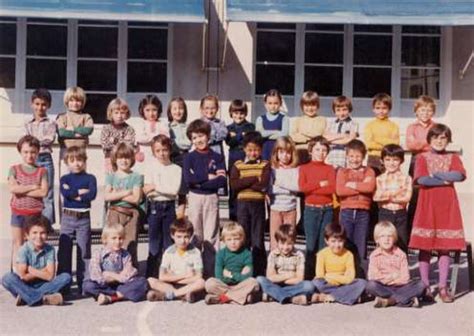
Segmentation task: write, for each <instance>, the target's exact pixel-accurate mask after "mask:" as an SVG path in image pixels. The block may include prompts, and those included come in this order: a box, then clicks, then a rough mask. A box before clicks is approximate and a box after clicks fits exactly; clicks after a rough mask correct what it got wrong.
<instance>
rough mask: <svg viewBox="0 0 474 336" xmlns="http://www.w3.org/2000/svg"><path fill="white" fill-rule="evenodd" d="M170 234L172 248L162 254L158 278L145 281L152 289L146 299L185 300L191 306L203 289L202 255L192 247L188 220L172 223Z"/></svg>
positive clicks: (191, 232)
mask: <svg viewBox="0 0 474 336" xmlns="http://www.w3.org/2000/svg"><path fill="white" fill-rule="evenodd" d="M170 232H171V237H172V238H173V240H174V245H172V246H170V247H168V248H167V249H166V251H165V253H164V255H163V262H162V264H161V267H160V276H159V278H158V279H155V278H148V283H149V285H150V288H151V289H150V290H149V291H148V293H147V299H148V301H161V300H174V299H184V300H185V301H186V302H188V303H194V302H196V300H197V298H198V295H199V294H200V293H202V291H203V290H204V279H203V278H202V269H203V265H202V259H201V252H200V251H199V249H197V248H196V247H194V246H193V245H191V237H192V236H193V232H194V230H193V225H192V224H191V223H190V222H189V221H186V220H184V219H178V220H175V221H174V222H173V224H171V227H170Z"/></svg>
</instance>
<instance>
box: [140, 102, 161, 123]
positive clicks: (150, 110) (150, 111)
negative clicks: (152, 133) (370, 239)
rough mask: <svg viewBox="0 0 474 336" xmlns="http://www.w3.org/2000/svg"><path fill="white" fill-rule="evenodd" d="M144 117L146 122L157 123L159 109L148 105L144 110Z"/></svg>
mask: <svg viewBox="0 0 474 336" xmlns="http://www.w3.org/2000/svg"><path fill="white" fill-rule="evenodd" d="M143 115H144V116H145V120H148V121H157V120H158V107H156V105H154V104H147V105H145V107H144V108H143Z"/></svg>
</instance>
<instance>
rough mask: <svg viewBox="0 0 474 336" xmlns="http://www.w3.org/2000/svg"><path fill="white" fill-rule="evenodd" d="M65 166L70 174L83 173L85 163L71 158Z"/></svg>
mask: <svg viewBox="0 0 474 336" xmlns="http://www.w3.org/2000/svg"><path fill="white" fill-rule="evenodd" d="M67 166H68V168H69V170H70V171H71V173H74V174H77V173H80V172H83V171H84V170H85V169H86V161H84V160H82V159H78V158H75V157H71V158H69V159H68V160H67Z"/></svg>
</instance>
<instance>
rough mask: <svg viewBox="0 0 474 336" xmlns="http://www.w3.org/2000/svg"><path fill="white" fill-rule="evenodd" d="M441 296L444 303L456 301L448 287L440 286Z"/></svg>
mask: <svg viewBox="0 0 474 336" xmlns="http://www.w3.org/2000/svg"><path fill="white" fill-rule="evenodd" d="M439 297H440V299H441V301H443V302H444V303H453V302H454V297H453V296H452V295H451V293H449V291H448V289H447V288H446V287H443V288H440V289H439Z"/></svg>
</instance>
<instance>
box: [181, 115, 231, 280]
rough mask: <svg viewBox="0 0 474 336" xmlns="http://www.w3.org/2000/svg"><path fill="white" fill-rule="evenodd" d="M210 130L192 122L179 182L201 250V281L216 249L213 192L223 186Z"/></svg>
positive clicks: (221, 161) (222, 169)
mask: <svg viewBox="0 0 474 336" xmlns="http://www.w3.org/2000/svg"><path fill="white" fill-rule="evenodd" d="M210 134H211V126H210V125H209V124H208V123H207V122H205V121H203V120H200V119H198V120H194V121H193V122H192V123H191V124H190V125H189V127H188V129H187V131H186V135H187V136H188V138H189V140H191V142H192V144H193V146H194V148H195V150H194V151H192V152H190V153H189V154H188V155H186V157H185V159H184V165H183V178H184V182H185V183H186V186H187V187H188V189H189V196H188V203H189V209H188V210H189V213H188V216H189V220H190V221H191V223H193V226H194V235H195V237H196V240H197V247H198V248H199V249H201V250H202V254H203V260H204V277H208V276H212V274H213V269H214V259H215V253H216V250H217V249H218V248H219V240H218V237H219V198H218V196H217V191H218V190H219V188H224V187H225V185H226V184H227V178H226V171H225V163H224V157H223V156H222V155H220V154H218V153H216V152H214V151H213V150H211V149H210V148H209V136H210Z"/></svg>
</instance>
